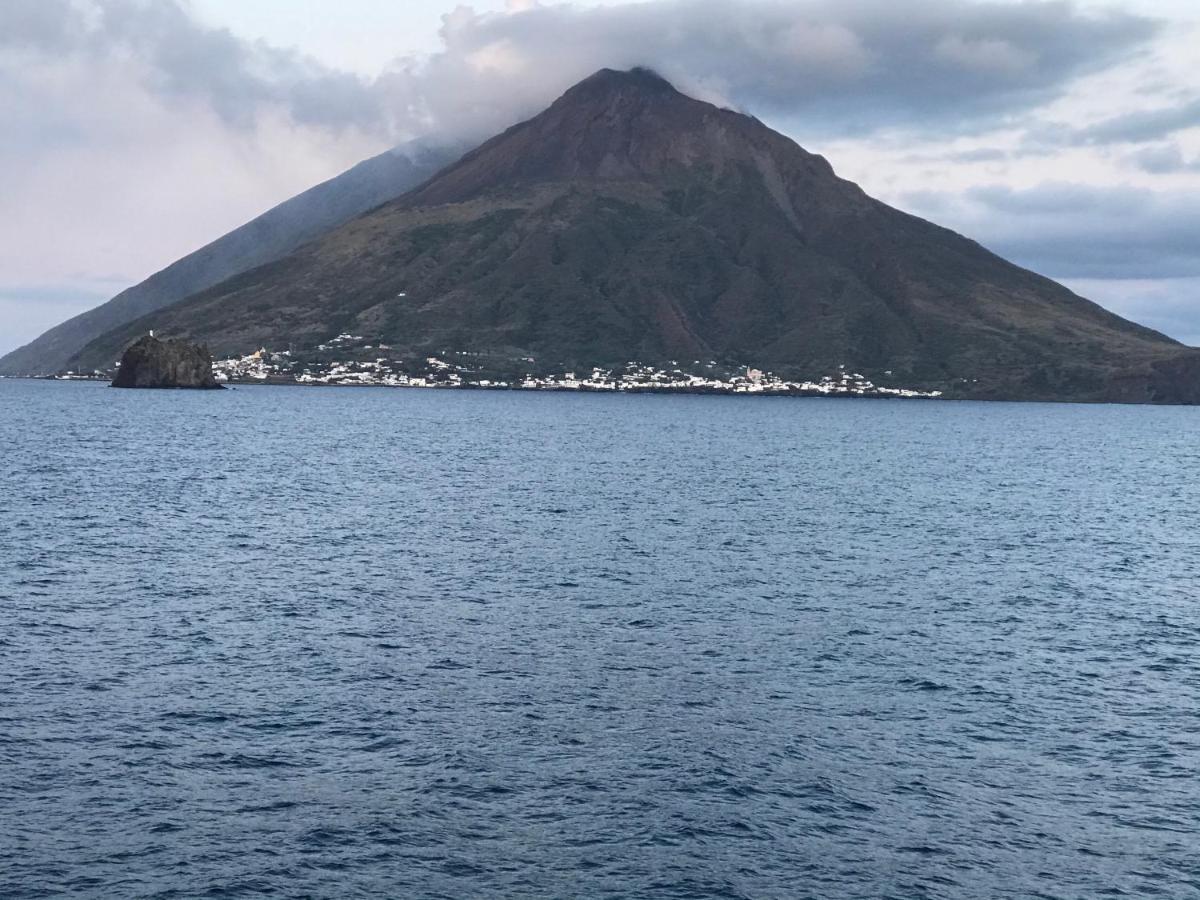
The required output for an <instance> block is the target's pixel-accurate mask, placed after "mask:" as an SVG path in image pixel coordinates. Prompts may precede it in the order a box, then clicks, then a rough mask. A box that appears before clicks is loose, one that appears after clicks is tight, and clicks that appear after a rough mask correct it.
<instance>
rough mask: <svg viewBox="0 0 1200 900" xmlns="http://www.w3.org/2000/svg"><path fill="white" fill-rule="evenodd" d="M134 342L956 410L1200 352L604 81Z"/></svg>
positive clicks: (743, 130)
mask: <svg viewBox="0 0 1200 900" xmlns="http://www.w3.org/2000/svg"><path fill="white" fill-rule="evenodd" d="M148 328H155V329H160V330H161V331H163V332H164V333H169V334H172V335H176V336H180V337H187V338H191V339H197V340H204V341H207V342H208V343H209V344H210V346H211V347H212V348H213V350H214V352H216V353H219V354H220V353H233V352H239V351H247V350H251V349H254V348H257V347H259V346H267V347H284V346H289V345H290V346H293V347H300V348H302V347H308V346H314V345H316V344H317V343H319V342H321V341H324V340H327V339H328V338H330V337H331V336H333V335H335V334H337V333H339V332H342V331H352V332H354V333H356V334H363V335H368V336H370V337H371V338H373V339H377V340H379V341H380V342H384V343H387V344H389V345H391V346H393V347H394V348H395V350H396V351H397V352H401V353H411V354H424V353H427V352H441V351H445V350H463V351H487V352H489V353H493V354H510V355H512V356H514V357H533V358H535V359H536V360H538V361H539V364H542V363H544V364H548V365H559V364H568V365H579V366H582V365H587V364H612V363H618V362H623V361H626V360H639V361H644V362H658V361H663V360H666V359H686V360H692V359H713V358H717V359H721V360H723V361H726V362H736V363H741V364H746V365H754V366H758V367H769V368H773V369H775V370H777V371H780V372H782V373H786V374H793V375H800V376H804V377H816V376H820V375H821V374H825V373H829V372H832V371H834V370H835V368H836V367H837V366H839V365H847V366H850V367H853V368H854V369H857V370H859V371H862V372H864V373H865V374H868V375H871V376H877V377H880V378H883V377H884V375H885V373H890V374H889V375H887V379H890V380H891V381H892V382H893V383H902V384H904V385H906V386H914V387H925V388H930V387H936V388H940V389H942V390H945V391H947V392H948V393H950V394H951V395H953V396H977V397H1008V398H1014V399H1015V398H1032V399H1076V400H1098V399H1114V400H1137V401H1143V400H1159V401H1174V402H1195V401H1197V400H1200V378H1197V377H1196V375H1197V374H1200V373H1197V371H1196V370H1197V368H1198V367H1197V366H1196V363H1195V360H1196V359H1197V354H1196V353H1195V351H1190V350H1188V349H1187V348H1184V347H1182V346H1181V345H1179V344H1177V343H1176V342H1174V341H1172V340H1170V339H1169V338H1167V337H1165V336H1163V335H1161V334H1158V333H1157V332H1154V331H1151V330H1150V329H1147V328H1143V327H1141V326H1139V325H1136V324H1133V323H1131V322H1128V321H1125V320H1123V319H1121V318H1119V317H1118V316H1115V315H1113V314H1111V313H1109V312H1107V311H1105V310H1103V309H1102V308H1101V307H1099V306H1097V305H1095V304H1093V303H1091V302H1089V301H1087V300H1084V299H1083V298H1080V297H1078V296H1076V295H1075V294H1073V293H1071V292H1070V291H1068V290H1067V289H1066V288H1064V287H1062V286H1061V285H1058V284H1056V283H1054V282H1052V281H1050V280H1048V279H1046V278H1043V277H1041V276H1038V275H1036V274H1034V273H1032V272H1028V271H1026V270H1023V269H1021V268H1019V267H1017V266H1014V265H1012V264H1010V263H1008V262H1005V261H1004V260H1002V259H1000V258H999V257H997V256H995V255H994V254H992V253H990V252H988V251H987V250H985V249H984V248H982V247H980V246H979V245H978V244H976V243H974V242H973V241H970V240H968V239H966V238H964V237H961V236H960V235H957V234H955V233H953V232H951V231H948V230H946V229H943V228H940V227H938V226H936V225H933V224H931V223H929V222H925V221H923V220H921V219H918V218H915V217H913V216H910V215H907V214H905V213H902V212H900V211H898V210H895V209H892V208H891V207H888V206H886V205H885V204H883V203H880V202H878V201H876V200H873V199H871V198H870V197H868V196H867V195H866V194H865V193H864V192H863V191H862V190H861V189H859V188H858V187H857V186H856V185H854V184H852V183H850V182H848V181H844V180H842V179H840V178H838V177H837V176H836V175H835V174H834V172H833V169H832V168H831V167H830V165H829V164H828V163H827V162H826V161H825V160H824V159H823V158H821V157H819V156H816V155H813V154H810V153H808V152H806V151H804V150H803V149H802V148H800V147H799V146H797V145H796V144H795V143H794V142H793V141H791V140H789V139H788V138H786V137H784V136H782V135H780V134H777V133H776V132H773V131H771V130H770V129H769V128H767V127H766V126H765V125H763V124H762V123H761V122H759V121H758V120H756V119H754V118H751V117H749V116H745V115H741V114H739V113H736V112H732V111H730V110H725V109H719V108H717V107H715V106H713V105H711V104H707V103H703V102H701V101H698V100H695V99H692V98H689V97H687V96H685V95H683V94H681V93H680V92H678V91H677V90H675V89H674V88H673V87H672V86H671V85H670V84H668V83H667V82H666V81H664V80H663V79H662V78H660V77H658V76H657V75H655V74H654V73H651V72H648V71H645V70H633V71H630V72H615V71H611V70H604V71H601V72H598V73H597V74H595V75H593V76H592V77H590V78H588V79H586V80H585V81H583V82H581V83H579V84H578V85H576V86H575V87H573V88H571V89H570V90H569V91H568V92H567V93H566V94H564V95H563V96H562V97H561V98H559V100H557V101H556V102H555V103H554V104H553V105H552V106H550V107H549V108H548V109H547V110H545V111H544V112H543V113H541V114H540V115H538V116H537V117H535V118H533V119H531V120H529V121H527V122H523V123H521V124H519V125H516V126H514V127H512V128H510V129H509V130H508V131H506V132H504V133H503V134H501V135H498V136H497V137H495V138H493V139H491V140H489V141H488V142H486V143H485V144H483V145H482V146H480V147H479V148H477V149H476V150H474V151H472V152H471V153H469V154H467V155H466V156H465V157H463V158H462V159H461V160H460V161H459V162H458V163H456V164H455V165H453V166H451V167H449V168H447V169H445V170H443V171H442V172H440V173H438V174H437V175H436V176H435V177H434V178H432V179H431V180H429V181H428V182H426V183H425V184H423V185H421V186H420V187H418V188H416V189H415V190H413V191H412V192H410V193H409V194H406V195H405V196H403V197H401V198H398V199H397V200H395V201H393V202H391V203H388V204H387V205H385V206H383V207H380V208H379V209H376V210H373V211H372V212H370V213H368V214H366V215H364V216H362V217H361V218H359V219H356V220H354V221H352V222H350V223H348V224H346V225H344V226H342V227H340V228H338V229H336V230H335V231H333V232H331V233H330V234H328V235H327V236H325V237H324V238H322V239H320V240H318V241H315V242H313V243H311V244H308V245H307V246H305V247H303V248H301V249H300V250H298V251H297V252H295V253H293V254H292V255H290V256H287V257H285V258H283V259H280V260H278V261H276V262H274V263H271V264H270V265H267V266H264V267H262V268H259V269H256V270H254V271H251V272H247V273H245V274H243V275H240V276H238V277H235V278H233V279H230V280H229V281H226V282H224V283H222V284H220V285H217V286H216V287H214V288H212V289H210V290H207V291H205V292H203V293H201V294H199V295H197V296H195V297H192V298H190V299H189V300H187V301H185V302H183V303H181V304H178V305H176V306H173V307H171V308H169V309H167V310H163V311H161V312H159V313H156V314H154V315H151V316H149V317H146V318H144V319H142V320H139V321H138V322H135V323H133V324H132V325H131V326H128V327H126V328H123V329H118V330H116V331H114V332H110V333H109V334H107V335H105V336H104V337H103V338H101V339H100V340H98V341H96V342H94V343H92V344H91V345H89V346H88V347H87V348H86V350H85V351H84V353H83V354H82V355H81V357H80V359H79V362H80V364H81V365H95V364H105V363H110V362H111V360H112V359H113V358H115V356H116V355H118V354H119V352H120V350H121V349H122V348H123V347H124V346H125V345H126V344H127V343H129V342H130V341H131V340H132V339H134V338H135V337H136V336H137V335H138V334H140V333H141V332H144V331H145V330H147V329H148Z"/></svg>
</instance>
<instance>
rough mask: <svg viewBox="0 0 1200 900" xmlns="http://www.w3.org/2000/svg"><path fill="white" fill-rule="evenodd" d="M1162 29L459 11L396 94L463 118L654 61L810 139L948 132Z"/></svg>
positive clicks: (736, 9)
mask: <svg viewBox="0 0 1200 900" xmlns="http://www.w3.org/2000/svg"><path fill="white" fill-rule="evenodd" d="M1156 32H1157V25H1156V23H1155V22H1153V21H1151V20H1149V19H1146V18H1144V17H1140V16H1135V15H1130V14H1123V13H1116V12H1111V13H1106V14H1097V15H1092V14H1084V13H1082V12H1080V11H1079V10H1078V9H1077V8H1076V7H1074V6H1072V5H1071V4H1069V3H1065V2H1037V0H1035V2H1028V3H1001V2H967V0H930V2H923V3H920V4H901V3H895V2H892V0H886V2H885V0H841V2H833V0H811V2H805V3H779V2H749V0H743V2H734V3H730V2H715V0H686V2H685V0H662V2H652V3H641V4H634V5H626V6H611V7H595V8H586V7H568V6H546V7H540V6H537V7H533V8H531V9H528V10H525V11H523V12H520V13H515V14H506V15H501V14H492V15H478V14H475V13H473V12H471V11H470V10H469V9H463V8H460V9H459V10H458V11H456V12H455V13H454V14H452V15H450V16H448V17H446V23H445V27H444V29H443V41H444V48H443V50H442V52H440V53H438V54H436V55H434V56H433V57H432V58H431V59H429V60H428V61H425V62H424V63H422V64H416V63H413V64H411V65H410V66H409V67H408V68H406V69H404V70H402V71H400V72H397V73H394V74H393V77H392V79H391V86H392V88H393V90H395V91H396V93H397V95H398V96H402V97H406V98H407V99H408V100H409V102H410V103H411V105H413V106H415V107H418V108H422V109H424V110H425V111H426V112H427V114H428V115H429V117H430V119H431V120H433V121H439V122H440V121H452V122H453V121H457V120H465V119H469V118H470V117H471V116H472V115H475V114H480V113H481V110H480V109H479V108H478V107H473V106H472V105H471V104H463V103H461V98H462V97H463V96H469V97H471V98H476V101H477V102H481V103H482V104H483V105H484V106H485V108H498V109H503V110H505V111H511V110H512V109H513V108H514V107H521V106H524V107H525V109H524V111H526V112H528V111H532V109H533V108H536V105H538V104H540V103H544V102H545V101H546V100H548V99H551V96H552V92H553V91H558V90H561V89H562V88H563V87H565V86H566V85H568V84H570V83H571V82H572V81H574V80H576V79H578V78H580V77H583V76H584V75H586V74H588V73H589V72H591V71H593V70H595V69H596V68H599V67H601V66H611V67H628V66H633V65H647V66H650V67H652V68H655V69H657V70H659V71H661V72H662V73H663V74H664V75H666V76H667V77H668V78H670V79H672V80H673V81H675V82H676V83H677V84H679V85H680V86H681V87H683V88H685V89H689V90H691V91H693V92H696V93H700V94H701V95H705V96H708V97H710V98H714V99H722V100H724V101H726V102H728V103H729V104H731V105H734V106H738V107H745V108H750V109H752V110H754V111H756V112H760V113H762V114H764V115H768V116H772V117H777V118H782V119H785V120H786V121H788V122H789V124H791V123H795V126H796V128H797V130H804V131H805V132H811V131H823V132H829V131H839V132H842V133H854V132H862V131H869V130H873V129H875V128H879V127H883V126H888V125H908V126H912V127H914V128H917V129H923V128H926V127H929V126H931V125H935V124H936V125H938V126H939V127H941V128H945V127H946V126H947V125H950V124H952V125H955V126H960V125H962V124H963V123H969V122H977V121H979V120H981V119H987V118H989V117H994V116H996V115H999V114H1003V113H1006V112H1011V111H1014V110H1019V109H1022V108H1027V107H1028V105H1029V104H1032V103H1036V102H1038V101H1040V100H1043V99H1046V98H1047V97H1050V96H1053V95H1054V94H1055V93H1056V92H1057V91H1058V90H1059V89H1061V88H1062V87H1063V86H1064V84H1065V83H1067V82H1068V81H1070V80H1071V79H1072V78H1074V77H1075V76H1077V75H1080V74H1082V73H1084V72H1088V71H1092V70H1096V69H1100V68H1104V67H1105V66H1108V65H1110V64H1112V63H1113V62H1114V60H1116V59H1118V58H1121V57H1122V56H1124V55H1125V54H1127V53H1128V52H1130V51H1131V50H1132V49H1134V48H1136V47H1139V46H1141V45H1143V44H1144V43H1145V42H1147V41H1148V40H1149V39H1150V38H1152V37H1153V36H1154V35H1155V34H1156ZM484 114H485V115H486V113H484ZM493 124H494V123H493Z"/></svg>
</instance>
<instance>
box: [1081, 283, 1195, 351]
mask: <svg viewBox="0 0 1200 900" xmlns="http://www.w3.org/2000/svg"><path fill="white" fill-rule="evenodd" d="M1065 283H1066V285H1067V287H1069V288H1070V289H1071V290H1073V291H1075V292H1076V293H1077V294H1079V295H1081V296H1083V297H1087V298H1088V299H1089V300H1094V301H1096V302H1097V303H1099V304H1101V305H1102V306H1105V307H1107V308H1108V309H1111V310H1112V311H1113V312H1115V313H1117V315H1121V316H1125V317H1126V318H1127V319H1132V320H1133V321H1135V322H1141V323H1142V324H1143V325H1148V326H1149V327H1151V328H1153V329H1155V330H1157V331H1161V332H1162V333H1163V334H1169V335H1170V336H1171V337H1173V338H1175V339H1176V340H1179V341H1182V342H1183V343H1185V344H1187V345H1188V346H1191V347H1197V346H1200V278H1163V279H1152V280H1128V279H1119V278H1118V279H1109V280H1103V279H1068V280H1067V281H1066V282H1065Z"/></svg>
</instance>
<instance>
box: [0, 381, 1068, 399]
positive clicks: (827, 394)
mask: <svg viewBox="0 0 1200 900" xmlns="http://www.w3.org/2000/svg"><path fill="white" fill-rule="evenodd" d="M0 380H9V381H55V382H85V383H90V384H110V382H111V379H108V378H89V377H85V376H72V377H62V376H57V375H0ZM217 383H218V384H220V385H221V386H222V387H229V388H236V387H295V388H383V389H388V390H410V391H483V392H488V393H520V394H600V395H609V396H612V395H621V394H655V395H659V394H678V395H684V396H697V397H792V398H800V399H805V398H807V399H814V400H815V399H823V400H948V399H955V398H949V397H946V396H944V395H943V396H938V397H931V396H928V395H917V396H913V395H905V394H898V393H895V394H894V393H866V392H863V393H859V392H857V391H802V390H759V391H738V390H721V389H720V388H691V387H652V386H646V387H641V386H638V387H622V388H614V389H607V388H596V387H561V386H552V385H547V386H540V387H522V386H520V385H506V386H503V387H501V386H498V385H480V384H426V385H415V384H364V383H362V382H357V383H356V382H347V383H344V384H337V383H332V384H331V383H329V382H323V381H308V382H304V381H296V380H295V379H277V380H273V379H257V378H248V379H229V380H226V381H218V382H217ZM1016 402H1024V401H1016ZM1051 402H1060V401H1051ZM1061 402H1070V401H1061Z"/></svg>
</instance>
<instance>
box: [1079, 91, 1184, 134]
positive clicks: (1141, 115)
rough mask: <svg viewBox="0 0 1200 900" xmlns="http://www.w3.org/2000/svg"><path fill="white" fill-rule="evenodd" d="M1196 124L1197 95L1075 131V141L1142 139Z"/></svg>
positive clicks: (1170, 132) (1115, 117)
mask: <svg viewBox="0 0 1200 900" xmlns="http://www.w3.org/2000/svg"><path fill="white" fill-rule="evenodd" d="M1197 125H1200V99H1197V100H1191V101H1189V102H1186V103H1181V104H1179V105H1177V106H1171V107H1166V108H1164V109H1149V110H1141V111H1138V112H1133V113H1126V114H1124V115H1120V116H1114V117H1112V118H1111V119H1105V120H1104V121H1102V122H1098V123H1097V124H1095V125H1090V126H1088V127H1087V128H1082V129H1079V130H1077V131H1075V132H1074V133H1073V135H1072V138H1073V142H1074V143H1077V144H1115V143H1122V142H1128V143H1143V142H1146V141H1155V140H1159V139H1160V138H1164V137H1167V136H1168V135H1170V134H1173V133H1175V132H1176V131H1182V130H1183V129H1185V128H1192V127H1195V126H1197Z"/></svg>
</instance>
